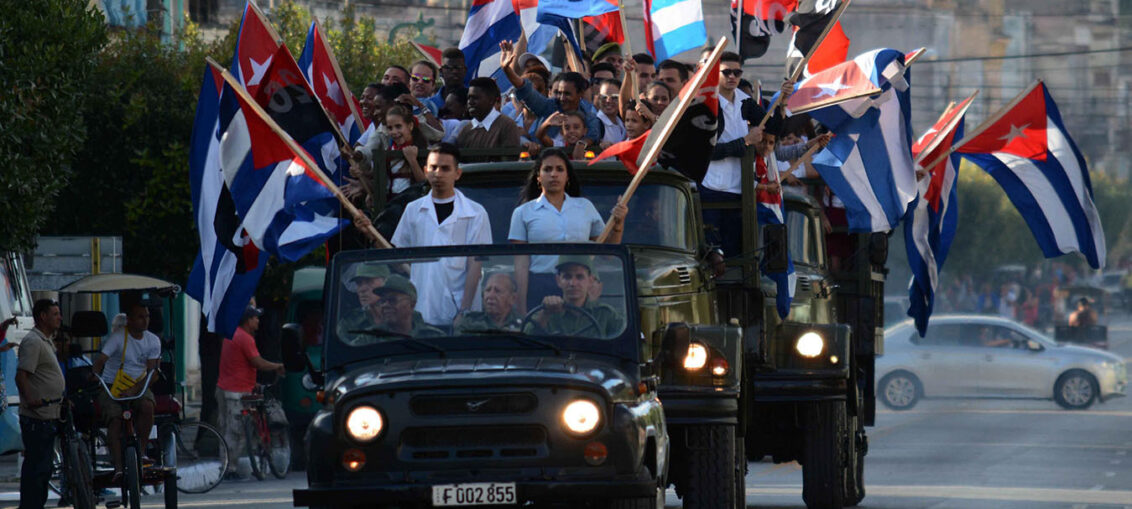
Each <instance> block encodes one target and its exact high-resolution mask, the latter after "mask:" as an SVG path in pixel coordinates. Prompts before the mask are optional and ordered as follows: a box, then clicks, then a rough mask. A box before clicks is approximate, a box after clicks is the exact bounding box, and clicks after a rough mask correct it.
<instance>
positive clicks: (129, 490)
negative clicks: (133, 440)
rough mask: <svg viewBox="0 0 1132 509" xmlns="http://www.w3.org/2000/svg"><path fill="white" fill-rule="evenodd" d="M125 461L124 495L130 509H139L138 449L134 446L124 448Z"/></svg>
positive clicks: (139, 477) (139, 467)
mask: <svg viewBox="0 0 1132 509" xmlns="http://www.w3.org/2000/svg"><path fill="white" fill-rule="evenodd" d="M122 456H123V458H122V459H124V460H125V470H126V475H125V480H126V487H125V493H123V494H124V495H125V497H123V498H125V499H126V501H127V502H128V504H129V508H130V509H141V462H140V461H138V458H139V457H138V449H137V447H135V446H132V445H131V446H129V447H126V450H125V451H124V452H123V453H122Z"/></svg>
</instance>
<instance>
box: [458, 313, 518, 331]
mask: <svg viewBox="0 0 1132 509" xmlns="http://www.w3.org/2000/svg"><path fill="white" fill-rule="evenodd" d="M522 322H523V317H521V316H519V315H518V314H517V313H515V312H514V311H512V312H510V313H508V314H507V318H506V319H505V320H503V325H496V324H495V322H494V321H493V320H492V319H491V317H490V316H488V314H487V313H485V312H483V311H470V312H468V313H464V314H463V315H462V316H460V318H458V319H457V320H456V323H455V324H453V328H454V329H455V330H456V333H460V332H463V331H467V330H475V329H507V330H513V331H517V330H519V325H521V324H522Z"/></svg>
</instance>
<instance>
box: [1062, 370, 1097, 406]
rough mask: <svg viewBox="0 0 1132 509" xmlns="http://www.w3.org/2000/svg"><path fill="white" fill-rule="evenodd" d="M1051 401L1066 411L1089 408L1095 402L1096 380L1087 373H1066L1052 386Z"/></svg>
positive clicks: (1077, 371)
mask: <svg viewBox="0 0 1132 509" xmlns="http://www.w3.org/2000/svg"><path fill="white" fill-rule="evenodd" d="M1053 399H1054V401H1057V404H1058V405H1061V407H1062V408H1065V409H1068V410H1084V409H1086V408H1089V406H1091V405H1092V404H1093V402H1094V401H1096V400H1097V379H1096V378H1094V377H1093V375H1091V374H1089V373H1088V372H1087V371H1082V370H1079V369H1074V370H1072V371H1067V372H1065V374H1063V375H1061V376H1060V377H1058V379H1057V383H1056V384H1055V385H1054V386H1053Z"/></svg>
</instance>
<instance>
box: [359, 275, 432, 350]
mask: <svg viewBox="0 0 1132 509" xmlns="http://www.w3.org/2000/svg"><path fill="white" fill-rule="evenodd" d="M373 293H375V294H377V297H378V305H377V307H378V309H380V311H381V314H380V317H381V322H382V325H381V327H382V328H383V329H386V330H389V331H392V332H399V333H401V334H408V335H410V336H412V337H415V338H427V337H435V336H444V335H446V334H445V333H444V331H442V330H440V329H437V328H436V327H433V326H431V325H429V324H427V323H425V322H424V320H421V319H419V318H418V317H419V316H420V315H418V314H417V313H415V312H414V311H413V309H414V307H415V306H416V305H417V287H415V286H413V283H412V282H410V281H409V279H408V278H406V277H405V276H402V275H400V274H393V275H391V276H389V277H388V278H386V279H385V284H384V285H382V286H381V287H379V288H375V289H374V290H373Z"/></svg>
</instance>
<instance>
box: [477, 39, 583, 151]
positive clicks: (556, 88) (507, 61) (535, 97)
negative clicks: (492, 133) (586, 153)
mask: <svg viewBox="0 0 1132 509" xmlns="http://www.w3.org/2000/svg"><path fill="white" fill-rule="evenodd" d="M516 56H517V55H516V54H515V45H514V44H513V43H512V42H511V41H502V42H500V43H499V64H500V67H502V68H503V72H504V74H505V75H506V76H507V80H508V81H509V82H510V83H511V86H513V87H515V97H517V98H519V100H521V101H523V103H524V104H526V105H527V107H528V108H530V109H531V111H532V112H534V114H535V115H538V116H539V117H540V118H546V117H549V116H551V115H552V114H554V113H556V112H557V113H573V112H575V111H577V112H580V113H581V114H582V115H583V116H584V117H585V119H586V121H585V124H586V134H585V138H584V139H585V141H586V144H587V145H589V144H590V143H592V142H594V141H595V140H600V139H601V120H598V118H597V111H596V110H595V109H594V107H593V105H592V104H590V103H588V102H586V101H585V100H583V99H582V94H584V93H585V91H586V88H587V87H589V82H588V81H587V80H586V78H585V77H583V76H582V75H581V74H579V73H576V72H562V73H559V74H558V75H557V76H555V77H554V79H553V80H552V81H551V83H550V87H551V96H552V98H551V97H544V96H541V95H539V94H538V92H535V91H534V89H533V88H532V86H531V82H530V81H529V80H526V79H524V78H522V77H521V76H519V73H518V72H516V71H515V68H514V67H513V65H512V64H513V63H514V60H515V57H516ZM558 131H559V128H558V126H553V127H550V128H549V129H548V132H547V135H548V136H550V137H554V136H556V135H557V134H558Z"/></svg>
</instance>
